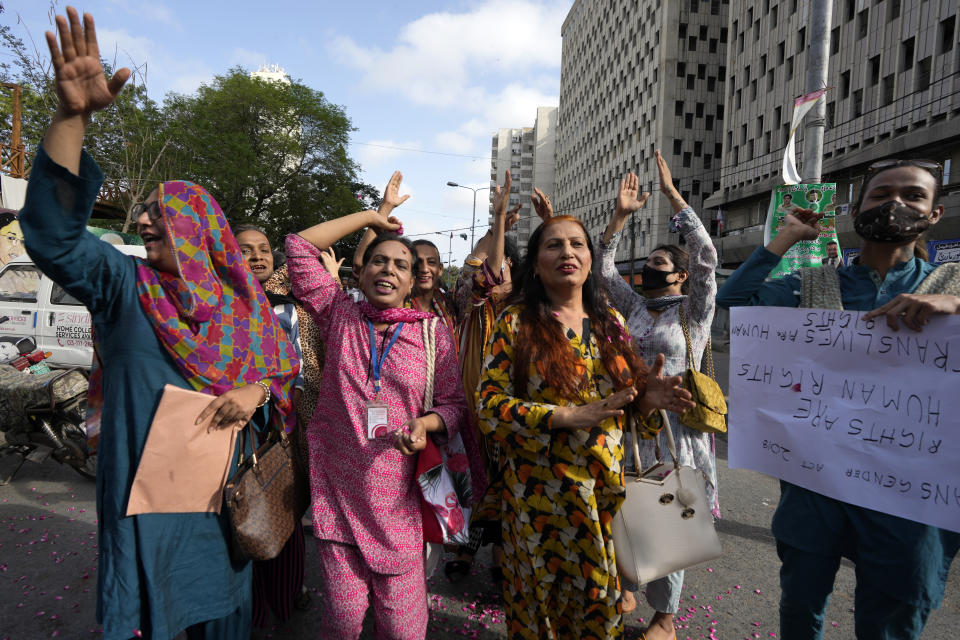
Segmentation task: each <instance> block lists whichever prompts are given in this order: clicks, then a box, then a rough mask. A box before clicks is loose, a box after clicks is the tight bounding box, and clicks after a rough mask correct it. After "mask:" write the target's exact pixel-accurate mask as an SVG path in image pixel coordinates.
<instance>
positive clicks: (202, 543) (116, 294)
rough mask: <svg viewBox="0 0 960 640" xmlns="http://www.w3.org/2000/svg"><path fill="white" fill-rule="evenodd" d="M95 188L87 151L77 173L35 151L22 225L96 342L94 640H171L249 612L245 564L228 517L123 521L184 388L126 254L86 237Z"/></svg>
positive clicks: (40, 262) (97, 178) (36, 256)
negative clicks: (165, 397)
mask: <svg viewBox="0 0 960 640" xmlns="http://www.w3.org/2000/svg"><path fill="white" fill-rule="evenodd" d="M102 181H103V174H102V173H101V171H100V169H99V168H98V167H97V165H96V163H95V162H94V161H93V159H92V158H91V157H90V156H89V155H87V153H86V152H84V154H83V158H82V160H81V165H80V176H79V177H78V176H75V175H73V174H71V173H70V172H69V171H67V170H66V169H64V168H63V167H60V166H59V165H57V164H55V163H54V162H52V161H51V160H50V158H49V157H48V156H47V155H46V153H45V152H44V151H43V150H42V149H41V150H40V151H39V152H38V153H37V156H36V158H35V160H34V163H33V168H32V170H31V175H30V184H29V187H28V190H27V199H26V205H25V206H24V208H23V210H22V211H21V212H20V226H21V229H22V230H23V235H24V241H25V244H26V248H27V252H28V253H29V254H30V256H31V257H32V258H33V260H34V262H36V264H37V266H39V267H40V269H41V270H42V271H43V272H44V273H45V274H47V275H48V276H49V277H50V278H51V279H53V280H54V281H55V282H57V283H58V284H60V285H61V286H62V287H63V288H64V289H66V290H67V291H68V292H69V293H70V294H71V295H73V296H74V297H76V298H77V299H78V300H80V301H81V302H83V303H84V305H86V307H87V309H89V310H90V312H91V314H92V315H93V325H94V329H95V331H96V333H97V336H98V338H99V350H100V356H101V360H102V362H103V398H104V406H103V416H102V423H101V424H102V428H101V434H100V444H99V451H98V470H97V513H98V516H99V552H100V559H99V575H98V583H97V594H98V598H97V620H98V621H99V622H101V623H102V624H103V626H104V629H103V637H104V638H105V639H108V640H111V639H114V638H117V639H124V640H126V639H127V638H130V637H132V636H133V635H134V630H135V629H139V630H142V631H143V634H144V636H145V637H150V638H154V639H160V638H172V637H173V636H175V635H176V634H178V633H179V632H180V631H182V630H183V629H185V628H186V627H188V626H190V625H192V624H195V623H198V622H202V621H205V620H211V619H215V618H221V617H224V616H227V615H230V614H232V613H233V612H234V611H235V610H237V608H238V607H249V600H250V590H251V586H250V565H249V563H245V564H243V565H241V566H233V565H232V564H231V562H230V554H229V547H228V544H229V543H228V541H229V536H230V533H229V526H228V523H227V520H226V517H225V515H220V516H218V515H215V514H205V513H204V514H198V513H189V514H148V515H139V516H132V517H125V516H124V514H125V512H126V507H127V499H128V497H129V493H130V487H131V485H132V483H133V477H134V474H135V473H136V469H137V463H138V461H139V459H140V454H141V452H142V451H143V446H144V443H145V442H146V439H147V432H148V430H149V428H150V423H151V421H152V420H153V414H154V412H155V411H156V408H157V405H158V404H159V403H160V396H161V394H162V393H163V387H164V385H167V384H171V385H174V386H177V387H181V388H183V389H190V388H191V387H190V385H189V384H188V382H187V381H186V380H185V378H184V377H183V375H182V374H181V373H180V371H179V369H178V368H177V366H176V364H175V363H174V361H173V360H172V359H171V357H170V356H169V355H168V353H167V352H166V350H165V349H164V348H163V346H162V345H161V344H160V342H159V340H158V339H157V337H156V335H155V334H154V331H153V327H152V325H151V324H150V322H149V320H148V319H147V316H146V315H145V314H144V312H143V310H142V308H141V306H140V302H139V299H138V295H137V280H136V268H135V262H134V259H133V258H132V257H130V256H126V255H124V254H122V253H120V252H119V251H118V250H116V249H115V248H114V247H112V246H110V245H109V244H107V243H106V242H103V241H101V240H99V239H97V238H96V237H95V236H93V235H92V234H90V233H89V232H87V231H86V224H87V220H88V218H89V216H90V213H91V211H92V209H93V203H94V200H95V199H96V196H97V193H98V191H99V189H100V184H101V183H102ZM231 473H233V470H231Z"/></svg>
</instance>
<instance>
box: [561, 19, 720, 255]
mask: <svg viewBox="0 0 960 640" xmlns="http://www.w3.org/2000/svg"><path fill="white" fill-rule="evenodd" d="M728 2H729V0H684V1H682V2H680V1H677V2H662V1H660V0H576V1H575V2H574V4H573V7H572V8H571V9H570V12H569V14H568V15H567V18H566V20H565V21H564V23H563V28H562V31H561V34H562V37H563V59H562V64H561V79H560V123H559V132H558V136H557V197H556V198H555V202H556V204H557V209H558V211H560V212H562V213H570V214H572V215H575V216H577V217H579V218H580V219H581V220H583V221H584V223H585V224H586V225H587V227H588V229H589V230H590V232H591V234H592V235H593V236H594V237H596V236H598V235H599V234H600V233H602V231H603V229H604V228H605V227H606V225H607V222H608V221H609V219H610V216H611V214H612V213H613V208H614V203H615V199H616V195H617V189H618V187H619V184H620V179H621V178H622V177H623V176H624V175H625V174H626V173H627V172H629V171H634V172H636V173H637V174H638V175H639V176H640V180H641V183H642V185H643V188H644V189H649V190H651V194H652V195H651V197H650V200H648V202H647V205H646V207H645V208H644V209H643V210H641V212H640V213H639V214H638V216H637V225H636V227H634V228H633V230H634V232H635V235H636V240H635V248H633V251H634V255H633V258H634V259H637V258H643V257H645V256H646V255H648V254H649V253H650V251H651V250H652V249H653V248H654V247H655V246H656V245H658V244H661V243H676V242H677V241H678V240H677V237H676V236H674V235H671V234H668V221H669V219H670V216H671V214H672V210H671V209H670V206H669V203H668V202H667V200H666V198H662V197H661V194H660V193H659V191H658V190H657V184H658V181H657V166H656V159H655V158H654V155H653V152H654V150H656V149H659V150H660V152H661V153H662V154H663V155H664V157H665V158H666V160H667V162H668V163H669V165H670V168H671V170H672V172H673V176H674V184H676V185H677V188H678V189H679V190H680V191H681V192H682V194H683V195H684V197H685V198H686V199H687V201H688V202H689V203H690V204H691V205H692V206H693V208H694V210H696V211H697V213H698V214H700V215H701V217H702V219H704V220H705V221H707V220H708V218H707V217H705V216H704V211H703V198H704V196H705V195H706V194H709V193H711V192H713V191H716V190H717V189H719V185H720V182H719V181H720V173H719V170H718V169H719V166H720V156H721V155H722V149H721V143H722V136H721V134H722V131H723V126H724V95H725V87H726V76H727V69H726V65H727V40H728V25H727V15H728V9H729V5H728ZM628 236H629V233H628ZM631 245H632V242H630V241H627V239H626V238H625V240H624V241H623V242H621V244H620V249H619V251H618V253H617V260H618V262H620V263H623V262H624V261H626V263H627V264H629V262H630V257H631V256H630V252H631V248H632V246H631ZM621 269H622V270H624V271H629V266H627V267H626V268H624V267H623V264H621Z"/></svg>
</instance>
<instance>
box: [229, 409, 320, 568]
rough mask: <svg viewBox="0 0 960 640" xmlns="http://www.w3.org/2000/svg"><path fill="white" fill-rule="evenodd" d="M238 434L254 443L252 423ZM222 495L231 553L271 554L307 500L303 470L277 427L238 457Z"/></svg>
mask: <svg viewBox="0 0 960 640" xmlns="http://www.w3.org/2000/svg"><path fill="white" fill-rule="evenodd" d="M278 432H279V436H278V435H277V433H278ZM244 437H246V438H249V441H250V442H251V443H255V442H256V439H255V437H254V432H253V425H252V424H248V425H247V428H246V429H244ZM245 444H246V443H244V447H243V448H241V451H245V450H246V447H245ZM242 455H243V454H242V453H241V456H242ZM223 495H224V501H225V503H226V508H227V514H228V515H229V517H230V525H231V528H232V529H233V542H234V545H233V546H234V549H233V555H234V558H235V559H236V560H241V559H251V560H269V559H271V558H275V557H277V554H279V553H280V550H281V549H283V545H285V544H286V543H287V540H288V539H289V538H290V535H291V534H292V533H293V527H294V525H296V523H297V521H298V520H299V519H300V518H302V517H303V514H304V513H305V512H306V510H307V507H308V506H309V504H310V493H309V486H308V479H307V474H306V470H305V469H304V468H303V466H302V464H301V463H300V456H298V455H297V452H296V446H295V445H294V443H293V441H292V440H291V439H290V438H289V437H288V436H287V434H286V433H284V431H283V429H278V430H277V431H276V432H273V433H271V435H270V436H269V437H268V438H267V441H266V442H264V443H263V445H261V446H260V448H259V449H255V450H254V452H253V453H252V454H251V455H250V457H249V458H246V459H243V458H242V457H241V460H240V467H239V468H238V469H237V473H236V474H234V476H233V477H232V478H230V480H229V481H228V482H227V486H226V487H224V490H223Z"/></svg>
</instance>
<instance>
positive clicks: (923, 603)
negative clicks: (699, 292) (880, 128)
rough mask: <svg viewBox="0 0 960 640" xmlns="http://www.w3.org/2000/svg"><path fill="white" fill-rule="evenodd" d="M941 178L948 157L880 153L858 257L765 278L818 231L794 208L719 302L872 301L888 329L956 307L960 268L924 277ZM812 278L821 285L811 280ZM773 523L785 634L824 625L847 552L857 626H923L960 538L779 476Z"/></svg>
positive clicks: (859, 220) (818, 630) (900, 639)
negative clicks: (852, 567)
mask: <svg viewBox="0 0 960 640" xmlns="http://www.w3.org/2000/svg"><path fill="white" fill-rule="evenodd" d="M942 184H943V167H941V166H940V165H939V164H937V163H935V162H927V161H923V160H896V159H891V160H882V161H880V162H877V163H875V164H874V165H872V166H871V167H870V168H869V169H868V171H867V174H866V176H865V177H864V179H863V186H862V187H861V189H860V194H859V196H858V198H857V202H856V204H855V205H854V206H853V207H852V208H851V215H852V216H853V229H854V231H855V232H856V233H857V235H859V236H860V238H861V239H862V240H863V245H862V246H861V248H860V256H859V258H858V259H857V260H856V261H855V262H854V264H851V265H850V266H840V267H838V268H834V267H823V268H815V269H803V270H802V271H801V273H799V274H797V273H793V274H788V275H787V276H784V277H783V278H779V279H776V280H770V281H766V282H765V280H766V278H767V276H768V275H769V274H770V271H771V270H773V268H774V267H776V266H777V265H778V264H779V263H780V259H781V258H782V257H783V255H784V254H785V253H786V252H787V250H788V249H789V248H790V247H792V246H793V245H794V244H795V243H797V242H800V241H803V240H816V239H817V237H818V235H819V228H818V224H817V223H818V221H819V218H820V217H821V216H820V215H818V214H815V213H812V212H810V211H805V212H802V213H800V214H799V215H793V214H792V215H788V216H786V220H785V224H784V227H783V228H782V229H781V230H780V231H779V233H778V234H777V235H776V237H775V238H773V240H771V241H770V244H768V245H767V246H766V247H758V248H757V250H756V251H754V252H753V254H752V255H751V256H750V257H749V258H748V259H747V261H746V262H744V263H743V264H742V265H740V267H739V268H738V269H737V270H736V271H735V272H734V273H733V275H731V276H730V278H729V279H728V280H727V282H726V283H724V285H723V288H722V289H720V292H719V294H718V295H717V304H719V305H721V306H724V307H735V306H777V307H800V306H812V303H816V306H821V307H826V308H843V309H849V310H858V311H869V313H867V314H865V315H864V316H863V319H864V320H869V319H871V318H876V317H884V318H885V319H886V321H887V323H888V324H889V326H890V327H891V328H892V329H894V330H897V329H898V328H899V327H900V324H901V323H903V324H904V325H906V327H907V328H909V329H910V330H912V331H922V330H923V326H924V325H925V324H926V323H927V321H928V320H929V318H930V317H931V316H932V315H935V314H956V313H960V296H958V295H957V288H958V284H957V279H956V276H955V275H951V276H948V277H947V278H945V279H942V280H941V279H940V278H939V276H934V277H932V278H929V279H928V277H929V276H931V274H933V273H934V271H935V269H937V268H938V267H937V266H936V265H934V264H931V263H930V262H927V251H926V248H925V247H924V246H923V242H922V235H921V234H922V233H923V232H924V231H925V230H926V229H928V228H929V227H930V226H932V225H934V224H936V223H937V222H939V221H940V218H941V217H942V216H943V206H941V205H939V204H938V199H939V197H940V195H941V185H942ZM939 268H940V269H943V268H944V267H943V266H941V267H939ZM948 268H949V267H948ZM818 273H819V275H820V277H816V276H817V275H818ZM814 284H815V288H816V290H815V291H810V290H809V289H811V288H812V287H811V285H814ZM917 291H920V292H921V293H916V292H917ZM948 292H949V293H948ZM784 366H789V363H784ZM903 374H904V375H909V371H908V370H904V372H903ZM772 529H773V537H774V538H776V540H777V554H778V555H779V556H780V561H781V566H780V637H781V638H784V639H786V640H819V639H820V638H822V637H823V626H824V615H825V611H826V607H827V600H828V599H829V597H830V592H831V591H832V590H833V583H834V579H835V578H836V574H837V570H838V569H839V567H840V561H841V558H848V559H849V560H851V561H853V562H854V563H855V564H856V568H857V586H856V593H855V596H854V598H855V605H856V606H855V610H854V624H855V626H856V636H857V638H858V639H860V640H867V639H870V640H872V639H874V638H896V639H897V640H914V639H916V638H919V637H920V634H921V632H922V631H923V627H924V625H925V624H926V622H927V618H928V617H929V615H930V612H931V611H932V610H933V609H936V608H937V607H939V606H940V604H941V603H942V602H943V594H944V589H945V587H946V578H947V573H948V570H949V568H950V563H951V562H952V561H953V558H954V556H955V555H956V554H957V549H958V547H960V534H958V533H956V532H953V531H947V530H944V529H940V528H937V527H933V526H930V525H926V524H922V523H919V522H914V521H912V520H907V519H905V518H900V517H897V516H893V515H889V514H886V513H881V512H879V511H874V510H872V509H867V508H865V507H858V506H856V505H852V504H848V503H846V502H841V501H839V500H835V499H833V498H830V497H827V496H825V495H822V494H819V493H816V492H814V491H811V490H809V489H804V488H803V487H798V486H797V485H795V484H792V483H790V482H786V481H781V482H780V503H779V504H778V505H777V510H776V511H775V512H774V514H773V523H772Z"/></svg>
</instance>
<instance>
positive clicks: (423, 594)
mask: <svg viewBox="0 0 960 640" xmlns="http://www.w3.org/2000/svg"><path fill="white" fill-rule="evenodd" d="M317 555H318V556H319V558H320V574H321V579H322V580H323V594H324V615H323V616H322V617H321V619H320V635H319V637H320V638H324V639H326V638H338V639H343V640H355V639H356V638H359V637H360V632H361V630H362V628H363V618H364V616H365V615H366V613H367V606H368V599H369V597H370V595H371V594H372V596H373V598H372V601H373V612H374V615H375V616H376V617H375V620H376V637H377V640H423V638H424V637H425V636H426V634H427V620H428V618H429V614H428V611H427V587H426V580H425V579H424V574H423V563H422V562H418V563H416V564H415V566H414V568H413V569H411V570H410V571H408V572H407V573H404V574H401V575H398V576H391V575H384V574H380V573H374V572H373V571H371V570H370V568H369V567H368V566H367V564H366V562H364V560H363V557H362V556H361V555H360V551H359V550H358V549H357V547H355V546H353V545H346V544H341V543H339V542H332V541H330V540H317Z"/></svg>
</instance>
